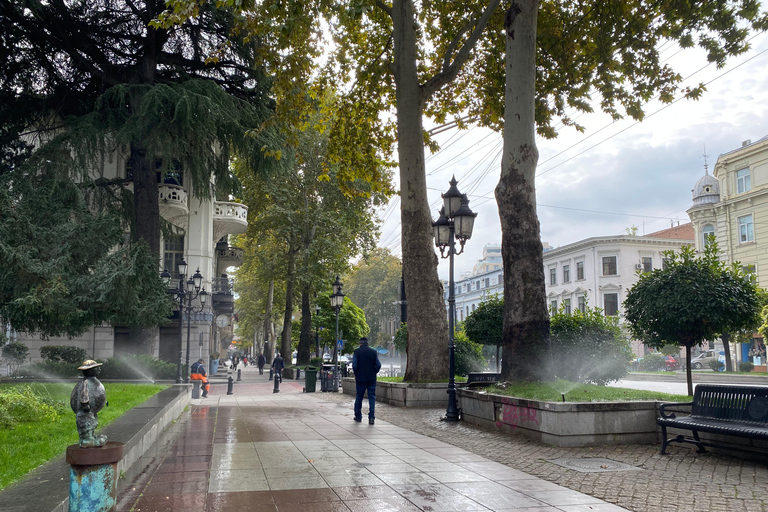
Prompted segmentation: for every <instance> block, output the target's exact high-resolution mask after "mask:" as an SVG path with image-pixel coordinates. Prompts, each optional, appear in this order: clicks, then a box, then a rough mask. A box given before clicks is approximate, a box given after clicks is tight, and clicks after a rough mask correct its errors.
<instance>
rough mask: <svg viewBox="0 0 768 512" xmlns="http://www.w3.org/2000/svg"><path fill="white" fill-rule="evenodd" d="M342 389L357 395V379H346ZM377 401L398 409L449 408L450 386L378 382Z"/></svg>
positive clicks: (349, 393)
mask: <svg viewBox="0 0 768 512" xmlns="http://www.w3.org/2000/svg"><path fill="white" fill-rule="evenodd" d="M341 387H342V389H343V390H344V393H345V394H347V395H352V396H354V395H355V379H354V378H344V379H342V380H341ZM376 401H377V402H384V403H388V404H390V405H396V406H397V407H447V406H448V384H447V383H437V384H412V383H405V382H381V381H379V382H377V383H376Z"/></svg>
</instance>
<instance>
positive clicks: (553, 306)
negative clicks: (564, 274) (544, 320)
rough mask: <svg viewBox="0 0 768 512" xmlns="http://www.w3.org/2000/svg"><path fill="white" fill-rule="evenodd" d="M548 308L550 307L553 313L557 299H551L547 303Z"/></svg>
mask: <svg viewBox="0 0 768 512" xmlns="http://www.w3.org/2000/svg"><path fill="white" fill-rule="evenodd" d="M549 309H551V310H552V312H553V313H554V312H555V311H557V301H556V300H553V301H551V302H550V303H549Z"/></svg>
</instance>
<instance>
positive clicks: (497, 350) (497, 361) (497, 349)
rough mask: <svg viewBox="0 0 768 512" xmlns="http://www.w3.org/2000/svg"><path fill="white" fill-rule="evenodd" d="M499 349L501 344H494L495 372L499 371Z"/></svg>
mask: <svg viewBox="0 0 768 512" xmlns="http://www.w3.org/2000/svg"><path fill="white" fill-rule="evenodd" d="M499 349H501V345H500V344H496V373H498V372H499V364H500V362H499Z"/></svg>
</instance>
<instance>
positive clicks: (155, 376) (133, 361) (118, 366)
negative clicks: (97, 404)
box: [99, 354, 178, 380]
mask: <svg viewBox="0 0 768 512" xmlns="http://www.w3.org/2000/svg"><path fill="white" fill-rule="evenodd" d="M177 372H178V368H177V365H176V364H175V363H169V362H167V361H161V360H159V359H155V358H154V357H152V356H150V355H147V354H141V355H135V356H126V357H121V358H116V357H113V358H110V359H107V360H106V361H104V364H103V366H102V367H101V374H99V378H100V379H146V378H150V379H152V380H169V379H175V378H176V376H177Z"/></svg>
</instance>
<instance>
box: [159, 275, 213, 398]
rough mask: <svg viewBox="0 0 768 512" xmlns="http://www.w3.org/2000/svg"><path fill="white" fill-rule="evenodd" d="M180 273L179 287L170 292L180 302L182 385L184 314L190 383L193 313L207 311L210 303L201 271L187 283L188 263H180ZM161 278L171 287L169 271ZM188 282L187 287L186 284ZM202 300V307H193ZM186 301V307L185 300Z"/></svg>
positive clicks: (186, 374)
mask: <svg viewBox="0 0 768 512" xmlns="http://www.w3.org/2000/svg"><path fill="white" fill-rule="evenodd" d="M178 272H179V286H178V287H177V288H176V289H171V290H169V291H170V292H171V293H173V294H174V295H175V296H176V299H177V300H178V301H179V363H178V368H177V370H178V371H177V376H176V382H177V383H181V382H182V375H181V357H182V354H181V345H182V341H181V340H182V336H183V334H182V332H181V331H182V329H181V325H182V320H183V318H184V317H183V313H186V314H187V356H186V364H185V365H184V382H185V383H189V344H190V331H191V330H192V325H191V322H192V313H198V312H200V311H203V310H204V309H205V304H206V302H207V301H208V292H206V291H205V288H202V289H201V288H200V287H201V286H202V284H203V276H202V274H200V269H199V268H198V269H197V271H196V272H195V273H194V275H193V276H192V277H191V278H190V279H189V280H188V281H187V280H186V278H187V262H186V261H184V260H181V261H179V263H178ZM160 277H161V278H162V279H163V281H165V283H166V285H167V286H170V283H171V274H170V272H168V271H167V270H164V271H163V272H162V273H161V274H160ZM185 282H186V285H185V284H184V283H185ZM198 298H199V299H200V306H199V307H195V306H192V301H193V300H195V299H198ZM185 299H186V302H187V304H186V306H185V305H184V300H185Z"/></svg>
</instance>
